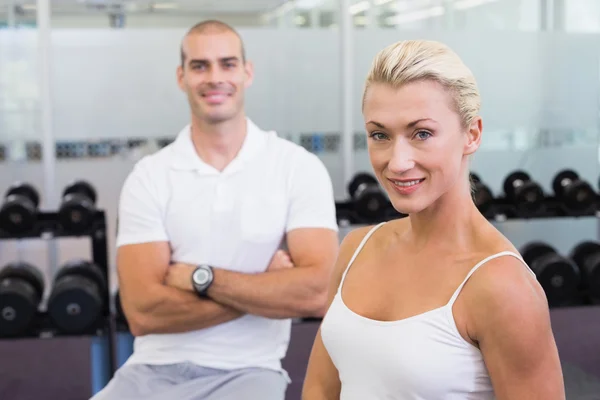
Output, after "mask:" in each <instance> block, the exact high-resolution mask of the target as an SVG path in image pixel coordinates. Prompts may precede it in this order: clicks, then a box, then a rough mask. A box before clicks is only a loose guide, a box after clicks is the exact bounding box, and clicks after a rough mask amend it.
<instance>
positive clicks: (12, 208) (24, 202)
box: [0, 182, 40, 235]
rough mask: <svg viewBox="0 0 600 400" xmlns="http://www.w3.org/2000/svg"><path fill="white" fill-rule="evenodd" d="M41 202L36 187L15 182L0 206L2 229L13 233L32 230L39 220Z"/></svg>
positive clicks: (0, 225) (0, 227)
mask: <svg viewBox="0 0 600 400" xmlns="http://www.w3.org/2000/svg"><path fill="white" fill-rule="evenodd" d="M39 202H40V196H39V194H38V191H37V190H36V188H35V187H33V186H32V185H30V184H28V183H21V182H17V183H15V184H13V185H12V186H11V187H9V188H8V190H7V192H6V194H5V198H4V203H3V204H2V207H1V208H0V230H4V231H5V232H7V233H9V234H13V235H16V234H23V233H27V232H29V231H31V230H32V229H33V227H34V225H35V222H36V220H37V213H38V206H39Z"/></svg>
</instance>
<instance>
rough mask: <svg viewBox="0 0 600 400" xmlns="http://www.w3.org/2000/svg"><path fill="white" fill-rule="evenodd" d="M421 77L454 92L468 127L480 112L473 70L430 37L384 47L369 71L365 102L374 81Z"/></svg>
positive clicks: (399, 81)
mask: <svg viewBox="0 0 600 400" xmlns="http://www.w3.org/2000/svg"><path fill="white" fill-rule="evenodd" d="M419 80H432V81H435V82H438V83H439V84H441V85H442V86H443V87H444V88H445V89H446V90H447V91H448V92H449V93H450V94H451V96H452V98H453V100H454V105H455V107H456V111H457V112H458V114H459V115H460V117H461V120H462V122H463V125H464V126H465V127H468V126H469V125H470V124H471V122H472V121H473V119H474V118H475V117H476V116H477V115H478V114H479V109H480V107H481V102H480V97H479V89H478V88H477V82H476V81H475V77H474V76H473V73H472V72H471V70H470V69H469V68H467V66H466V65H465V64H464V63H463V62H462V60H461V59H460V57H459V56H458V55H457V54H456V53H455V52H454V51H452V50H451V49H450V48H449V47H448V46H446V45H445V44H443V43H440V42H436V41H430V40H405V41H400V42H397V43H394V44H392V45H390V46H388V47H386V48H384V49H383V50H381V51H380V52H379V53H378V54H377V56H376V57H375V59H374V60H373V64H372V65H371V70H370V71H369V74H368V75H367V79H366V83H365V88H364V92H363V106H364V102H365V97H366V95H367V90H368V89H369V86H370V85H371V84H372V83H383V84H388V85H391V86H393V87H400V86H402V85H405V84H408V83H411V82H415V81H419Z"/></svg>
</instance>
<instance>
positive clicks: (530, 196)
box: [503, 170, 544, 215]
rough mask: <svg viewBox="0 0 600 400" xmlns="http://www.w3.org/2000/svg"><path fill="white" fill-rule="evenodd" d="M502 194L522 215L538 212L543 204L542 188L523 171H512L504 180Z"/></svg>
mask: <svg viewBox="0 0 600 400" xmlns="http://www.w3.org/2000/svg"><path fill="white" fill-rule="evenodd" d="M503 187H504V193H505V194H506V198H507V199H509V200H510V201H511V202H512V203H513V204H514V205H516V206H517V209H518V210H519V212H520V213H522V214H525V215H527V214H533V213H536V212H538V211H539V210H540V209H541V208H542V206H543V204H544V191H543V190H542V187H541V186H540V185H539V184H538V183H536V182H534V181H532V180H531V177H530V176H529V174H528V173H527V172H525V171H520V170H519V171H514V172H513V173H511V174H510V175H508V176H507V177H506V179H505V180H504V185H503Z"/></svg>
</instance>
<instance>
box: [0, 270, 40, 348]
mask: <svg viewBox="0 0 600 400" xmlns="http://www.w3.org/2000/svg"><path fill="white" fill-rule="evenodd" d="M43 295H44V277H43V275H42V273H41V272H40V271H39V270H38V269H37V268H35V267H34V266H32V265H30V264H28V263H25V262H14V263H10V264H8V265H6V266H5V267H3V268H2V269H1V270H0V337H16V336H19V335H24V334H25V333H26V332H27V331H28V330H29V329H31V328H32V326H33V324H34V322H35V319H36V316H37V312H38V307H39V305H40V301H41V300H42V297H43Z"/></svg>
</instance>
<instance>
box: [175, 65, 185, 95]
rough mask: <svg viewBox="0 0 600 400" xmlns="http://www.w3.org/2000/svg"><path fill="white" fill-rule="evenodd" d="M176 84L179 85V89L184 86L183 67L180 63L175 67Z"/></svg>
mask: <svg viewBox="0 0 600 400" xmlns="http://www.w3.org/2000/svg"><path fill="white" fill-rule="evenodd" d="M176 74H177V85H178V86H179V88H180V89H181V90H184V86H183V67H182V66H181V65H179V66H178V67H177V72H176Z"/></svg>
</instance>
